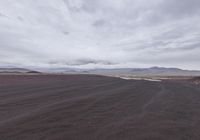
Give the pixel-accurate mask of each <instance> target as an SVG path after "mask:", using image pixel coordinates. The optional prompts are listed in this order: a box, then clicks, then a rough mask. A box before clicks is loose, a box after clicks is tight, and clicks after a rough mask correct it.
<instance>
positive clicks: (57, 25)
mask: <svg viewBox="0 0 200 140" xmlns="http://www.w3.org/2000/svg"><path fill="white" fill-rule="evenodd" d="M199 5H200V1H199V0H190V1H188V0H168V1H166V0H152V1H151V2H149V1H147V0H15V1H14V2H13V1H12V0H2V1H0V60H1V61H0V63H1V64H4V65H5V64H6V63H7V64H13V65H22V66H29V65H30V66H35V67H37V66H49V67H51V66H73V67H76V66H77V67H148V66H155V65H159V66H170V67H171V66H172V67H180V68H186V69H200V66H199V64H198V61H199V60H200V56H199V55H197V54H199V53H200V49H199V48H200V46H199V45H200V32H199V31H200V24H198V23H200V8H199ZM182 60H184V62H183V61H182Z"/></svg>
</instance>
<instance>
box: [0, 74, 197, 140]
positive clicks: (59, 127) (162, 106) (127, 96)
mask: <svg viewBox="0 0 200 140" xmlns="http://www.w3.org/2000/svg"><path fill="white" fill-rule="evenodd" d="M199 108H200V88H199V86H198V85H195V84H194V85H193V84H191V83H185V82H176V81H162V82H153V81H143V80H136V81H135V80H123V79H120V78H112V77H103V76H91V75H90V76H89V75H68V76H67V75H66V76H63V75H60V76H59V75H46V76H45V75H43V76H39V75H35V76H22V75H18V76H17V75H15V76H6V75H4V76H0V140H27V139H28V140H40V139H42V140H66V139H67V140H90V139H91V140H93V139H95V140H96V139H97V140H98V139H99V140H124V139H125V140H129V139H130V140H132V139H137V140H147V139H148V140H198V139H200V133H199V132H200V117H199V116H200V109H199Z"/></svg>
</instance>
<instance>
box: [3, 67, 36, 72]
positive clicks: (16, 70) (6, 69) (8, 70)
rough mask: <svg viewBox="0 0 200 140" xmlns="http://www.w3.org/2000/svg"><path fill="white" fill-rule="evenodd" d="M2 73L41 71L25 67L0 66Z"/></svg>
mask: <svg viewBox="0 0 200 140" xmlns="http://www.w3.org/2000/svg"><path fill="white" fill-rule="evenodd" d="M0 73H39V72H37V71H33V70H29V69H24V68H0Z"/></svg>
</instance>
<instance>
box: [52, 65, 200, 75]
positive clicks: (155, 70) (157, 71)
mask: <svg viewBox="0 0 200 140" xmlns="http://www.w3.org/2000/svg"><path fill="white" fill-rule="evenodd" d="M51 71H54V72H60V73H66V74H105V75H107V74H108V75H120V74H128V75H135V76H149V75H150V76H200V71H195V70H193V71H191V70H182V69H178V68H165V67H151V68H117V69H71V68H69V69H68V68H62V69H56V70H51Z"/></svg>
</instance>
